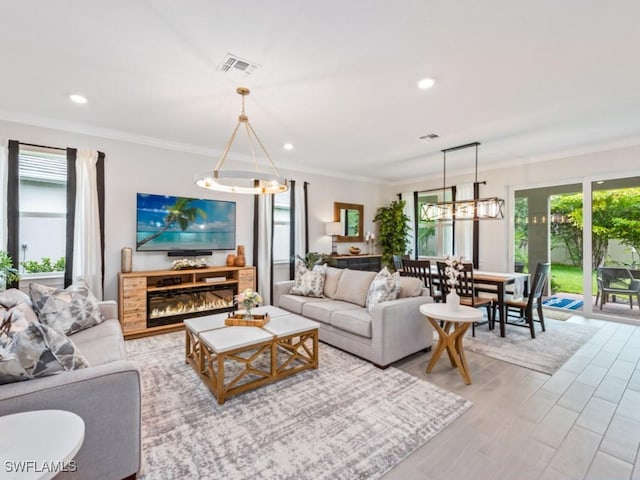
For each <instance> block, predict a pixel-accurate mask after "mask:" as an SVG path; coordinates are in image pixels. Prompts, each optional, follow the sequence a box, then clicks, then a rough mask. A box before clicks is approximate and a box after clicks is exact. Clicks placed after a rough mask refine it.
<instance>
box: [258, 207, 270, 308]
mask: <svg viewBox="0 0 640 480" xmlns="http://www.w3.org/2000/svg"><path fill="white" fill-rule="evenodd" d="M272 212H273V195H260V196H259V197H258V265H257V267H258V292H260V295H261V296H262V299H263V300H264V303H265V304H270V303H271V269H272V259H271V236H272V233H271V231H272V216H273V215H272Z"/></svg>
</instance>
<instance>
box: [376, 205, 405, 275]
mask: <svg viewBox="0 0 640 480" xmlns="http://www.w3.org/2000/svg"><path fill="white" fill-rule="evenodd" d="M404 206H405V201H404V200H394V201H393V202H391V204H390V205H389V206H388V207H380V208H378V211H377V213H376V216H375V217H374V218H373V221H374V222H375V223H377V224H378V245H379V246H380V249H381V250H382V264H383V265H386V266H387V267H389V268H391V269H393V268H394V265H393V256H394V255H404V254H406V253H407V247H408V244H409V239H408V234H409V229H410V228H411V227H410V225H409V221H410V219H409V217H408V216H407V215H406V214H405V213H404Z"/></svg>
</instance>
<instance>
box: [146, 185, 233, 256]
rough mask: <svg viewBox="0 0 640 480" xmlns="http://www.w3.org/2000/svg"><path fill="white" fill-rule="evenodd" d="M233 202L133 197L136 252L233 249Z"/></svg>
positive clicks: (152, 196) (164, 197)
mask: <svg viewBox="0 0 640 480" xmlns="http://www.w3.org/2000/svg"><path fill="white" fill-rule="evenodd" d="M235 237H236V203H235V202H226V201H221V200H208V199H199V198H187V197H173V196H170V195H154V194H148V193H138V194H137V227H136V250H137V251H145V250H146V251H169V250H233V249H235V244H236V238H235Z"/></svg>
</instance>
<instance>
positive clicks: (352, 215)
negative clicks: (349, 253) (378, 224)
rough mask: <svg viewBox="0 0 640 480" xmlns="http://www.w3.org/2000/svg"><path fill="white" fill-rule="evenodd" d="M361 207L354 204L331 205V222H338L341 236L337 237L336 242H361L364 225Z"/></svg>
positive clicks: (362, 207)
mask: <svg viewBox="0 0 640 480" xmlns="http://www.w3.org/2000/svg"><path fill="white" fill-rule="evenodd" d="M363 210H364V206H363V205H358V204H356V203H340V202H334V204H333V220H334V221H335V222H340V228H341V231H342V235H338V237H337V241H338V242H362V229H363V225H364V216H363Z"/></svg>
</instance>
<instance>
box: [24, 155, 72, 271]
mask: <svg viewBox="0 0 640 480" xmlns="http://www.w3.org/2000/svg"><path fill="white" fill-rule="evenodd" d="M18 178H19V206H20V211H19V216H20V219H19V222H20V227H19V232H20V239H19V243H20V259H19V263H20V272H21V274H22V275H23V276H26V277H28V276H29V274H33V273H41V272H59V276H61V277H62V276H63V272H64V257H65V247H66V221H67V157H66V152H65V151H62V150H57V149H48V148H39V147H28V146H23V145H20V150H19V168H18Z"/></svg>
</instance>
